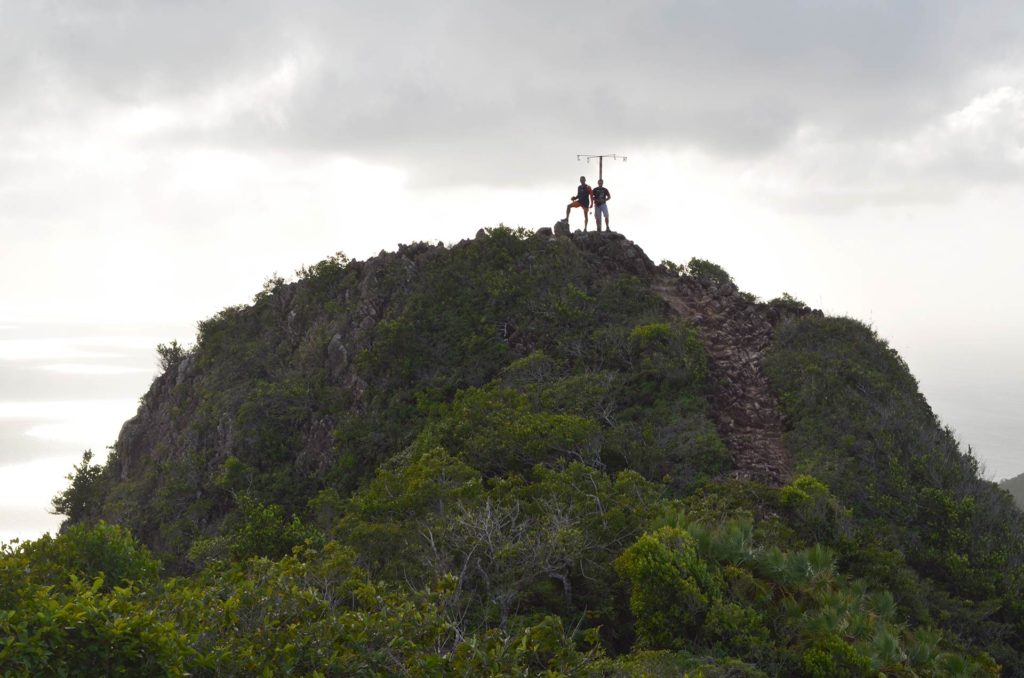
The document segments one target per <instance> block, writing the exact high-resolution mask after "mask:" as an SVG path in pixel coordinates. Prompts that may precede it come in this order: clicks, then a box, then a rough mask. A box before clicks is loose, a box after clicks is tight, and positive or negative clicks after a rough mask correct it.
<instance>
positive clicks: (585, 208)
mask: <svg viewBox="0 0 1024 678" xmlns="http://www.w3.org/2000/svg"><path fill="white" fill-rule="evenodd" d="M580 207H582V208H583V230H584V231H585V230H587V225H588V224H589V223H590V205H583V204H580Z"/></svg>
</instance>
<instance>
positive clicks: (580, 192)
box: [565, 177, 594, 231]
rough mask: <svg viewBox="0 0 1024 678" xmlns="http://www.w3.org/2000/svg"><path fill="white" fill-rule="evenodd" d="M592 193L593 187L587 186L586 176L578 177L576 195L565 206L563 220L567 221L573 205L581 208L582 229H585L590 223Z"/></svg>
mask: <svg viewBox="0 0 1024 678" xmlns="http://www.w3.org/2000/svg"><path fill="white" fill-rule="evenodd" d="M593 195H594V189H592V188H590V186H587V178H586V177H580V185H579V186H577V187H576V197H575V198H573V199H572V202H571V203H569V204H568V205H567V206H566V208H565V220H566V221H567V222H568V221H569V211H570V210H571V209H572V208H573V207H582V208H583V230H584V231H585V230H587V224H589V223H590V198H591V197H592V196H593Z"/></svg>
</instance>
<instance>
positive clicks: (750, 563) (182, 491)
mask: <svg viewBox="0 0 1024 678" xmlns="http://www.w3.org/2000/svg"><path fill="white" fill-rule="evenodd" d="M159 351H160V355H161V358H162V361H163V367H164V371H163V373H162V374H161V375H160V376H159V377H158V378H157V379H156V380H155V381H154V383H153V385H152V387H151V388H150V390H149V392H148V393H147V394H145V396H143V398H142V401H141V404H140V407H139V411H138V414H137V415H136V417H134V418H133V419H132V420H130V421H129V422H127V423H126V424H125V426H124V428H123V429H122V432H121V435H120V436H119V438H118V440H117V442H116V444H115V445H114V447H113V448H112V450H111V453H110V455H109V457H108V459H107V461H106V463H105V464H104V465H102V466H99V465H94V464H92V460H91V457H90V456H89V455H88V454H86V455H85V457H84V458H83V461H82V463H81V464H80V465H79V466H77V467H76V468H75V470H74V473H73V474H72V476H71V484H70V486H69V487H68V489H67V490H66V491H64V492H63V493H62V494H60V495H59V496H58V497H56V498H55V499H54V506H55V508H56V509H57V510H58V511H59V512H61V513H63V514H64V515H66V516H68V519H67V521H66V522H65V526H64V529H63V530H62V533H61V534H60V535H59V536H57V537H55V538H51V537H44V538H42V539H39V540H37V541H35V542H31V543H28V544H21V545H13V546H10V547H6V548H5V550H4V552H3V554H2V555H0V638H6V639H7V640H3V641H0V671H2V672H3V673H4V674H12V675H19V674H21V675H38V674H46V673H62V672H63V673H79V674H92V673H94V672H95V671H96V670H97V669H96V667H104V671H105V672H107V673H116V672H117V671H118V670H120V669H123V670H125V671H127V672H128V673H136V674H139V675H153V674H166V675H174V674H176V673H177V674H183V673H186V672H187V673H189V674H191V675H253V674H263V673H265V674H267V675H417V676H421V675H424V676H425V675H496V674H501V675H528V674H545V675H559V674H565V675H595V676H632V675H651V676H676V675H694V676H698V675H700V676H762V675H767V676H861V675H878V674H880V673H884V674H885V675H907V676H910V675H921V676H931V675H999V673H1000V671H1002V673H1003V674H1004V675H1024V654H1022V648H1024V596H1022V593H1024V591H1022V588H1024V516H1022V514H1021V513H1020V511H1019V510H1018V509H1016V508H1015V507H1014V506H1013V504H1012V501H1011V499H1010V497H1009V495H1008V494H1007V493H1006V492H1004V491H1003V490H1001V489H1000V488H998V487H997V486H996V485H994V484H993V483H990V482H987V481H984V480H982V479H980V478H979V477H978V468H977V462H976V460H975V459H973V458H972V457H971V456H970V455H968V454H965V453H964V452H962V451H961V449H960V448H959V446H958V444H957V442H956V440H955V439H954V438H953V437H952V435H951V434H950V432H949V431H948V430H947V429H945V428H943V427H942V426H941V425H940V423H939V422H938V421H937V419H936V417H935V415H934V414H933V413H932V411H931V409H930V408H929V407H928V404H927V402H926V401H925V399H924V398H923V397H922V395H921V394H920V392H919V390H918V387H917V383H916V381H915V380H914V378H913V376H912V375H911V374H910V372H909V370H908V369H907V366H906V365H905V364H904V363H903V361H902V360H901V359H900V358H899V356H898V355H897V354H896V353H895V352H894V351H893V350H892V349H890V348H889V347H888V346H886V344H885V343H884V342H883V341H881V340H880V339H879V338H878V337H877V336H876V335H875V334H874V333H873V332H872V331H871V330H870V329H869V328H867V327H866V326H864V325H863V324H861V323H858V322H856V321H854V320H850V319H847V318H829V317H825V316H823V315H822V314H821V313H820V312H815V311H812V310H811V309H809V308H807V307H805V306H804V305H803V304H801V303H799V302H798V301H796V300H794V299H792V298H789V297H786V298H782V299H777V300H774V301H772V302H768V303H764V302H761V301H759V300H757V299H755V298H753V297H752V296H750V295H747V294H744V293H742V292H740V291H739V290H737V289H736V286H735V285H734V284H733V282H732V280H731V279H730V278H729V276H728V274H727V273H726V272H725V271H723V270H722V269H721V268H719V267H717V266H715V265H714V264H711V263H709V262H706V261H701V260H692V261H690V262H689V264H687V265H685V266H682V265H677V264H673V263H671V262H663V263H662V264H661V265H655V264H654V263H653V262H651V261H650V260H649V259H648V258H647V256H646V255H645V254H644V253H643V252H642V251H641V250H640V249H639V248H637V247H636V246H635V245H634V244H632V243H630V242H629V241H628V240H626V239H624V238H623V237H622V236H620V235H618V234H611V233H602V234H595V233H587V234H580V233H577V234H574V235H573V236H572V237H555V236H553V235H552V234H551V233H550V232H549V231H547V229H542V230H541V231H540V232H538V233H536V234H533V233H527V232H524V231H512V230H509V229H505V228H498V229H492V230H488V231H481V232H480V233H479V234H478V235H477V237H476V238H474V239H473V240H467V241H463V242H462V243H459V244H457V245H454V246H452V247H444V246H432V245H426V244H414V245H409V246H403V247H400V248H399V250H398V251H397V252H395V253H382V254H381V255H379V256H377V257H374V258H372V259H369V260H367V261H365V262H355V261H348V260H347V259H346V258H345V257H344V256H341V255H338V256H335V257H332V258H329V259H327V260H325V261H322V262H320V263H319V264H317V265H315V266H312V267H310V268H308V269H303V270H301V271H299V272H298V276H297V280H296V281H294V282H290V283H289V282H285V281H284V280H280V279H276V280H271V281H268V284H267V285H266V286H265V288H264V289H263V290H262V291H261V292H260V293H259V294H257V295H256V297H255V299H254V302H253V304H252V305H248V306H240V307H233V308H228V309H225V310H224V311H222V312H221V313H219V314H217V315H216V316H215V317H213V318H211V319H209V320H206V321H204V322H202V323H200V325H199V332H198V336H197V338H196V342H195V345H194V346H191V347H188V348H185V347H181V346H179V345H177V344H174V343H172V344H169V345H162V346H161V347H160V348H159Z"/></svg>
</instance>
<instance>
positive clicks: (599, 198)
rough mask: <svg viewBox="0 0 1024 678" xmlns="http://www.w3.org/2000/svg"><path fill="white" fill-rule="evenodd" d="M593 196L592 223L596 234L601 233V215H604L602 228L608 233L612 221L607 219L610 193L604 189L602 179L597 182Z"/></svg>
mask: <svg viewBox="0 0 1024 678" xmlns="http://www.w3.org/2000/svg"><path fill="white" fill-rule="evenodd" d="M593 196H594V221H595V222H596V223H597V232H598V233H600V232H601V215H602V214H603V215H604V226H605V229H607V230H608V231H611V230H612V220H611V219H609V218H608V201H609V200H611V199H612V193H611V191H609V190H608V189H607V188H605V187H604V179H598V180H597V188H595V189H594V191H593Z"/></svg>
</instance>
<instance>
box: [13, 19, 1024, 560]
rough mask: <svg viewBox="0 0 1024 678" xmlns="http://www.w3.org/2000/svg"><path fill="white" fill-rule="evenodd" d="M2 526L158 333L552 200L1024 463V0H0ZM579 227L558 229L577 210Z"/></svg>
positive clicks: (96, 431) (144, 369)
mask: <svg viewBox="0 0 1024 678" xmlns="http://www.w3.org/2000/svg"><path fill="white" fill-rule="evenodd" d="M0 104H2V105H0V541H2V540H4V539H10V538H14V537H21V538H32V537H34V536H38V535H39V534H40V533H42V532H43V531H45V530H52V529H54V528H55V526H56V525H57V524H58V522H59V519H58V518H56V517H54V516H51V515H49V514H48V513H47V512H46V509H47V507H48V506H49V499H50V497H51V496H52V495H53V494H55V493H56V492H57V491H59V490H60V489H61V488H62V487H64V486H65V485H66V481H65V480H64V475H65V474H67V473H68V472H70V471H71V467H72V465H73V464H74V463H76V462H77V461H78V460H79V459H80V458H81V453H82V451H83V450H84V449H91V450H92V451H93V452H94V453H95V456H96V458H97V459H99V460H102V459H103V458H104V457H105V452H106V447H107V446H108V445H110V444H112V443H113V442H114V440H115V439H116V437H117V433H118V431H119V429H120V426H121V424H122V423H123V422H124V420H125V419H127V418H128V417H130V416H131V415H132V414H133V413H134V410H135V408H136V407H137V403H138V399H139V397H140V396H141V395H142V394H143V393H144V392H145V390H146V388H148V385H149V383H150V382H151V381H152V379H153V377H154V376H155V374H156V370H157V356H156V351H155V347H156V345H157V344H158V343H161V342H167V341H170V340H172V339H176V340H178V341H180V342H182V343H184V344H188V343H190V342H191V341H192V340H193V339H194V335H195V324H196V322H197V321H199V320H202V319H204V318H207V317H209V316H211V315H213V314H214V313H216V312H217V311H218V310H219V309H221V308H223V307H224V306H227V305H232V304H238V303H245V302H248V301H249V300H251V298H252V296H253V294H254V293H255V292H257V291H258V290H259V289H260V287H261V286H262V283H263V281H264V280H266V279H267V278H268V277H270V276H272V275H275V274H280V275H283V276H285V277H288V276H290V275H293V272H294V271H295V270H296V269H298V268H299V267H301V266H303V265H308V264H312V263H315V262H317V261H319V260H321V259H323V258H325V257H327V256H329V255H331V254H333V253H334V252H337V251H344V252H345V253H346V254H348V255H349V256H350V257H353V258H357V259H365V258H367V257H369V256H373V255H374V254H376V253H377V252H379V251H381V250H388V251H390V250H393V249H395V248H396V247H397V245H398V244H400V243H407V242H412V241H428V242H438V241H440V242H444V243H454V242H457V241H459V240H461V239H463V238H467V237H472V236H473V234H474V233H475V232H476V230H477V229H479V228H481V227H490V226H496V225H498V224H505V225H508V226H523V227H526V228H531V229H534V228H539V227H542V226H551V225H552V224H553V223H554V222H555V221H556V220H557V219H559V218H560V217H561V216H563V215H564V206H565V204H566V202H567V198H568V197H569V196H570V195H571V194H572V193H574V191H575V185H576V183H577V179H578V177H579V176H580V174H585V175H587V177H588V179H589V180H590V181H591V183H594V180H595V179H596V174H597V167H596V166H595V164H594V163H589V164H588V163H587V162H585V161H583V160H579V159H578V158H577V156H578V154H599V153H616V154H619V155H624V156H626V157H627V158H628V159H627V160H626V161H624V162H623V161H611V162H608V163H606V164H605V167H604V175H605V181H606V185H607V187H608V188H609V189H610V190H611V193H612V200H611V201H610V203H609V209H610V213H611V223H612V227H613V228H614V229H615V230H618V231H621V232H622V233H624V234H625V235H626V236H627V237H629V238H630V239H631V240H633V241H635V242H636V243H637V244H638V245H640V246H641V247H642V248H643V249H644V250H645V251H646V252H647V254H648V255H649V256H650V257H651V258H652V259H654V260H655V261H660V260H662V259H670V260H672V261H676V262H686V261H688V260H689V259H690V258H691V257H699V258H702V259H709V260H711V261H714V262H716V263H718V264H719V265H721V266H722V267H724V268H725V269H726V270H728V271H729V272H730V273H731V274H732V276H733V278H734V279H735V280H736V281H737V283H738V284H739V286H740V287H741V289H744V290H746V291H749V292H752V293H754V294H756V295H758V296H760V297H762V298H764V299H770V298H773V297H776V296H778V295H780V294H781V293H783V292H787V293H789V294H792V295H793V296H795V297H797V298H799V299H801V300H803V301H805V302H806V303H808V304H810V305H811V306H814V307H817V308H821V309H823V310H825V311H826V312H828V313H831V314H836V315H848V316H852V317H855V318H858V319H860V320H863V321H865V322H867V323H869V324H870V325H871V326H872V327H873V328H874V329H875V330H876V331H877V332H878V334H879V335H880V336H881V337H883V338H885V339H886V340H887V341H889V342H890V344H891V345H892V346H893V347H894V348H896V349H897V350H898V351H899V352H900V354H901V355H902V356H903V357H904V359H905V360H906V361H907V363H908V364H909V366H910V368H911V370H912V371H913V372H914V374H915V376H916V377H917V378H918V380H919V382H920V385H921V389H922V392H923V393H924V394H925V396H926V397H927V398H928V400H929V402H930V403H931V405H932V407H933V409H934V410H935V412H936V413H937V415H938V416H939V417H940V419H941V421H942V422H943V424H945V425H947V426H949V427H950V428H952V429H953V430H954V431H955V432H956V434H957V436H958V438H959V439H960V441H961V443H962V444H963V446H964V448H965V449H967V448H968V447H970V448H971V450H972V451H973V453H974V454H975V455H976V456H977V457H978V459H979V460H980V461H981V462H982V464H983V467H984V469H985V475H986V477H988V478H990V479H994V480H998V479H1002V478H1006V477H1010V476H1014V475H1017V474H1020V473H1024V454H1021V445H1020V442H1019V441H1020V440H1022V439H1024V419H1022V416H1021V412H1024V361H1021V359H1020V354H1019V347H1020V346H1022V345H1024V301H1022V298H1021V294H1020V291H1021V290H1022V289H1024V267H1022V266H1021V265H1020V261H1019V259H1020V256H1021V253H1022V252H1024V231H1022V224H1024V191H1022V190H1021V188H1022V182H1024V5H1021V4H1020V3H1017V2H995V1H993V2H978V3H961V2H943V1H941V0H928V1H927V2H925V1H924V0H921V1H913V0H907V1H904V2H898V3H896V2H889V1H883V0H857V1H848V0H834V1H832V2H829V3H820V2H809V1H806V0H804V1H800V2H797V1H791V2H782V1H779V2H773V1H767V2H762V1H760V0H758V1H756V2H755V1H753V0H751V1H747V2H717V1H716V2H712V1H710V0H690V1H684V0H677V1H668V0H635V1H633V2H628V3H626V2H606V1H603V0H591V1H588V2H585V3H584V2H560V3H551V2H535V1H531V0H526V1H520V2H517V3H497V2H489V1H486V0H474V1H472V2H471V1H469V0H465V1H448V0H437V1H435V2H431V3H423V2H412V1H410V0H378V1H377V2H374V3H356V2H343V1H327V0H306V1H296V2H291V3H281V2H271V1H270V0H245V1H244V2H242V1H241V0H236V1H233V0H222V1H219V2H198V1H193V0H181V1H176V2H170V1H168V0H95V1H93V2H88V3H84V2H61V1H56V0H0ZM581 220H582V218H581V215H580V214H579V212H578V211H577V213H576V214H574V215H573V222H572V223H573V227H574V228H578V227H580V226H581Z"/></svg>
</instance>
